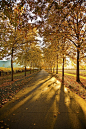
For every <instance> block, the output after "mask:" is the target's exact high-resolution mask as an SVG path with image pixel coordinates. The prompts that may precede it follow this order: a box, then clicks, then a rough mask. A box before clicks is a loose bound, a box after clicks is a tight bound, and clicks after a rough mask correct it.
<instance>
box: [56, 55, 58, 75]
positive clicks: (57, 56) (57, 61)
mask: <svg viewBox="0 0 86 129" xmlns="http://www.w3.org/2000/svg"><path fill="white" fill-rule="evenodd" d="M56 74H58V54H57V68H56Z"/></svg>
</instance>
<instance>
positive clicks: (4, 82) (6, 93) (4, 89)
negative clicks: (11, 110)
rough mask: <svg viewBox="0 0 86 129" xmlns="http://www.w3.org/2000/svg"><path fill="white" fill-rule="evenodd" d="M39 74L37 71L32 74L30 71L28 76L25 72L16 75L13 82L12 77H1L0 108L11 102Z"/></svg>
mask: <svg viewBox="0 0 86 129" xmlns="http://www.w3.org/2000/svg"><path fill="white" fill-rule="evenodd" d="M38 72H39V71H37V70H35V72H34V73H33V72H32V73H31V74H30V72H29V71H28V72H27V73H26V76H24V72H22V73H16V74H14V80H13V81H11V75H9V76H3V77H0V107H2V106H3V105H4V104H5V103H7V102H8V101H10V100H11V99H12V98H13V96H14V95H15V94H16V93H17V92H19V91H20V90H21V89H22V88H23V87H24V86H25V85H27V84H28V82H29V81H30V80H31V79H32V78H33V77H34V76H35V75H36V74H37V73H38Z"/></svg>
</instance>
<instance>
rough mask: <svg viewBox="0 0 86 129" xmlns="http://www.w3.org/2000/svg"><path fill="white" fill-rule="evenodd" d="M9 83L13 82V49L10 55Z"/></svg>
mask: <svg viewBox="0 0 86 129" xmlns="http://www.w3.org/2000/svg"><path fill="white" fill-rule="evenodd" d="M11 81H13V47H12V53H11Z"/></svg>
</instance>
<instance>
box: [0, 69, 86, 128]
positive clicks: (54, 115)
mask: <svg viewBox="0 0 86 129" xmlns="http://www.w3.org/2000/svg"><path fill="white" fill-rule="evenodd" d="M0 128H4V129H86V103H85V100H83V99H82V98H80V97H79V96H78V95H75V94H74V93H72V92H71V91H70V90H69V89H67V88H66V87H64V92H63V87H62V86H61V83H60V82H59V81H58V80H56V78H54V77H51V75H49V74H48V73H47V72H46V71H44V70H41V71H40V72H39V73H38V74H37V75H36V76H35V77H34V78H33V79H32V80H31V81H30V82H29V83H28V85H26V86H25V87H24V88H23V89H22V90H21V91H19V92H18V93H17V94H16V96H15V97H14V98H13V99H12V100H11V101H9V102H8V103H7V104H5V105H4V107H2V108H1V109H0Z"/></svg>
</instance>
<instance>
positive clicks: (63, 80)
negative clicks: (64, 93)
mask: <svg viewBox="0 0 86 129" xmlns="http://www.w3.org/2000/svg"><path fill="white" fill-rule="evenodd" d="M62 85H64V57H63V64H62Z"/></svg>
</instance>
